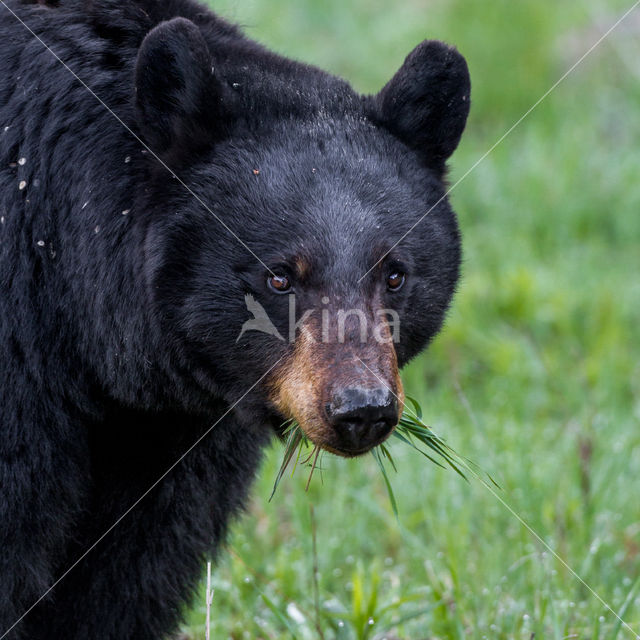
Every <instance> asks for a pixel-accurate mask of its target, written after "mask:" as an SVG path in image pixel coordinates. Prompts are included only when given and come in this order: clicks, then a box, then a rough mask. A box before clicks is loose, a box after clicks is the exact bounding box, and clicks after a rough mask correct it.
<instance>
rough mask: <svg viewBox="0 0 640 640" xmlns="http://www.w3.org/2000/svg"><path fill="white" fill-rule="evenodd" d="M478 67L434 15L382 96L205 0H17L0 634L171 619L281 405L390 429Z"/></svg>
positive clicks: (428, 303) (2, 223)
mask: <svg viewBox="0 0 640 640" xmlns="http://www.w3.org/2000/svg"><path fill="white" fill-rule="evenodd" d="M469 94H470V82H469V75H468V71H467V66H466V63H465V61H464V59H463V57H462V56H461V55H460V54H459V53H458V52H457V51H456V50H455V49H453V48H450V47H448V46H446V45H444V44H442V43H440V42H436V41H425V42H423V43H422V44H420V45H419V46H418V47H417V48H416V49H415V50H414V51H413V52H412V53H411V54H410V55H409V57H408V58H407V59H406V61H405V63H404V64H403V66H402V67H401V69H400V70H399V71H398V72H397V74H396V75H395V76H394V77H393V78H392V79H391V80H390V81H389V83H388V84H387V85H386V86H385V87H384V88H383V89H382V90H381V91H380V92H379V93H378V94H376V95H368V96H362V95H359V94H357V93H356V92H355V91H354V90H353V89H352V88H351V87H350V86H349V85H348V84H347V83H346V82H344V81H343V80H341V79H339V78H336V77H334V76H332V75H329V74H327V73H325V72H323V71H320V70H319V69H316V68H314V67H311V66H307V65H304V64H300V63H298V62H294V61H292V60H288V59H285V58H282V57H279V56H277V55H275V54H273V53H270V52H269V51H268V50H266V49H265V48H263V47H262V46H260V45H259V44H256V43H255V42H253V41H251V40H249V39H247V38H246V37H245V36H244V35H242V34H241V33H240V31H239V30H238V29H237V28H236V27H235V26H232V25H230V24H228V23H227V22H225V21H224V20H222V19H220V18H219V17H217V16H216V15H214V14H213V13H211V12H210V11H209V10H207V9H206V8H205V7H204V6H202V5H200V4H198V3H196V2H194V1H192V0H166V1H162V0H59V1H57V2H52V1H49V2H47V1H44V0H41V1H39V2H37V1H35V0H31V1H29V0H5V1H4V2H2V6H0V380H1V381H2V382H1V385H0V637H2V638H13V639H15V638H28V639H30V640H39V639H45V638H46V639H47V640H58V639H65V640H81V639H82V640H87V639H91V640H100V639H114V640H115V639H128V638H131V639H136V640H144V639H147V638H162V637H166V635H167V634H169V633H171V632H172V631H174V630H175V629H176V627H177V625H178V624H179V620H180V611H181V610H182V609H183V608H184V604H185V603H186V602H188V600H189V598H190V597H191V595H192V591H193V589H194V587H195V586H196V585H197V583H198V580H199V577H200V575H201V571H202V563H203V559H204V558H205V557H206V556H208V555H212V554H213V553H214V552H215V549H216V548H218V547H219V546H220V543H221V541H222V539H223V537H224V534H225V529H226V527H227V525H228V522H229V519H230V517H232V516H233V515H234V514H236V513H237V512H238V511H239V510H240V509H241V508H242V504H243V501H244V500H245V498H246V495H247V491H248V489H249V486H250V484H251V482H252V479H253V477H254V476H255V474H256V470H257V469H258V467H259V463H260V458H261V452H262V451H263V450H264V448H265V446H266V445H267V444H268V443H269V442H270V441H271V440H272V439H273V435H274V433H278V431H279V430H280V429H281V425H282V424H283V423H284V422H285V421H286V420H289V419H296V420H297V421H298V422H299V423H300V425H301V427H302V429H303V430H304V431H305V432H306V434H307V435H308V436H309V438H310V439H311V440H312V441H313V442H314V443H316V444H317V445H319V446H321V447H323V448H325V449H327V450H329V451H333V452H335V453H338V454H341V455H345V456H355V455H358V454H360V453H363V452H365V451H367V450H369V449H371V448H372V447H373V446H375V445H377V444H379V443H380V442H381V441H382V440H384V438H386V437H387V436H388V435H389V433H390V432H391V431H392V429H393V427H394V425H395V424H396V422H397V420H398V413H399V412H400V410H401V407H402V399H403V395H402V386H401V383H400V379H399V377H398V367H399V366H402V365H403V364H404V363H406V362H407V361H408V360H409V359H410V358H411V357H412V356H414V355H415V354H417V353H418V352H419V351H420V350H421V349H423V348H424V347H425V345H426V344H427V343H428V342H429V340H430V339H431V338H432V337H433V336H434V334H435V333H436V332H437V331H438V330H439V328H440V326H441V324H442V321H443V317H444V315H445V313H446V310H447V307H448V305H449V303H450V300H451V297H452V295H453V292H454V289H455V286H456V282H457V279H458V270H459V262H460V242H459V234H458V228H457V223H456V219H455V215H454V213H453V211H452V210H451V208H450V206H449V204H448V201H447V198H446V195H445V172H446V168H445V162H446V160H447V158H448V157H449V156H450V155H451V153H452V152H453V151H454V149H455V148H456V146H457V144H458V141H459V138H460V136H461V134H462V131H463V129H464V126H465V121H466V118H467V114H468V110H469Z"/></svg>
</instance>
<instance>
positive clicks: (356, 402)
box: [325, 386, 399, 455]
mask: <svg viewBox="0 0 640 640" xmlns="http://www.w3.org/2000/svg"><path fill="white" fill-rule="evenodd" d="M398 408H399V407H398V400H397V398H396V397H395V396H394V394H393V393H392V392H391V391H390V390H389V389H388V388H387V387H384V386H380V387H377V388H362V387H344V388H341V389H338V390H337V391H335V392H334V394H333V397H332V399H331V401H330V402H329V403H327V405H326V406H325V413H326V414H327V420H328V422H329V424H330V425H331V426H332V427H333V430H334V432H335V434H336V439H337V443H336V444H337V445H338V447H337V448H338V449H339V450H340V451H341V452H342V453H344V454H346V455H358V454H360V453H364V452H366V451H369V449H371V448H372V447H375V446H376V445H378V444H380V443H381V442H383V441H384V440H386V438H387V437H388V436H389V434H390V433H391V432H392V431H393V428H394V427H395V426H396V424H398V420H399V413H398Z"/></svg>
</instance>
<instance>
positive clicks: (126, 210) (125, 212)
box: [122, 209, 131, 216]
mask: <svg viewBox="0 0 640 640" xmlns="http://www.w3.org/2000/svg"><path fill="white" fill-rule="evenodd" d="M130 211H131V209H125V210H124V211H123V212H122V215H123V216H126V215H127V214H128V213H129V212H130Z"/></svg>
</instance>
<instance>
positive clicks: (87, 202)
mask: <svg viewBox="0 0 640 640" xmlns="http://www.w3.org/2000/svg"><path fill="white" fill-rule="evenodd" d="M88 204H89V201H88V200H87V201H86V202H85V203H84V204H83V205H82V208H83V209H85V208H86V206H87V205H88Z"/></svg>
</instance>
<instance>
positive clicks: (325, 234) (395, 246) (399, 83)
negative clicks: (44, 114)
mask: <svg viewBox="0 0 640 640" xmlns="http://www.w3.org/2000/svg"><path fill="white" fill-rule="evenodd" d="M469 96H470V81H469V74H468V71H467V66H466V63H465V61H464V58H463V57H462V56H461V55H460V54H459V53H458V52H457V51H456V50H455V49H453V48H450V47H448V46H446V45H444V44H442V43H440V42H435V41H425V42H423V43H422V44H420V45H418V47H417V48H416V49H415V50H414V51H413V52H412V53H411V54H410V55H409V56H408V58H407V59H406V61H405V63H404V64H403V66H402V67H401V68H400V70H399V71H398V72H397V73H396V75H395V76H394V77H393V78H392V79H391V80H390V82H389V83H388V84H387V85H386V86H385V87H384V88H383V89H382V90H381V91H380V92H379V93H378V94H377V95H374V96H359V95H358V94H356V93H355V92H354V91H353V90H352V89H351V88H350V87H349V86H348V85H347V84H346V83H344V82H342V81H341V80H339V79H337V78H335V77H332V76H329V75H328V74H324V73H323V72H321V71H319V70H317V69H315V68H312V67H307V66H305V65H301V64H298V63H293V62H291V61H287V60H284V59H282V58H279V57H276V56H274V55H272V54H270V53H268V52H266V51H265V50H264V49H262V48H260V47H258V46H257V45H255V44H252V43H250V42H249V41H246V40H241V39H238V40H228V41H227V40H225V39H224V38H219V39H216V38H214V37H213V36H208V35H207V33H206V32H201V30H200V29H199V28H198V27H197V26H196V25H195V24H193V23H192V22H189V21H187V20H185V19H182V18H177V19H174V20H171V21H169V22H165V23H162V24H160V25H159V26H157V27H156V28H154V29H153V30H152V31H151V32H150V33H149V34H148V35H147V36H146V38H145V40H144V42H143V43H142V46H141V47H140V51H139V53H138V60H137V63H136V113H137V121H138V126H139V129H140V132H141V135H142V137H143V138H144V140H145V142H146V144H148V145H149V147H150V148H151V149H152V150H153V152H154V154H153V155H154V156H155V157H149V163H150V164H149V172H150V174H151V175H152V181H151V183H150V184H151V186H150V187H149V188H148V189H147V191H148V193H147V203H146V209H147V210H148V211H149V212H150V213H149V214H148V216H147V222H146V224H147V226H146V230H145V233H146V264H147V278H148V282H149V290H150V292H151V295H152V296H153V300H154V308H155V309H156V310H157V317H158V318H159V320H160V322H161V324H162V330H163V332H164V335H165V336H166V345H167V348H168V349H169V350H170V352H171V353H172V359H173V362H174V366H175V369H176V371H181V372H182V374H181V375H182V376H183V378H185V379H186V378H188V379H189V380H190V381H191V382H192V383H193V384H194V385H197V386H198V387H199V388H201V389H202V390H204V391H205V392H206V393H209V394H211V396H212V397H218V398H220V397H222V398H224V400H225V401H226V402H227V403H228V404H229V405H233V406H234V407H235V408H234V411H235V412H236V414H237V415H238V416H239V418H240V420H241V421H242V422H243V423H244V424H245V425H247V426H249V425H260V426H261V427H263V426H264V425H266V424H270V425H272V426H273V427H275V428H276V429H278V428H279V426H280V425H281V424H282V423H283V422H284V421H285V420H289V419H295V420H297V421H298V422H299V424H300V426H301V427H302V429H303V430H304V432H305V433H306V435H307V436H308V437H309V438H310V440H311V441H313V442H314V443H315V444H317V445H320V446H321V447H323V448H325V449H327V450H330V451H333V452H336V453H339V454H342V455H345V456H354V455H358V454H361V453H363V452H365V451H368V450H369V449H371V448H372V447H373V446H375V445H377V444H379V443H380V442H382V441H383V440H384V439H385V438H386V437H387V436H388V435H389V434H390V433H391V431H392V430H393V428H394V426H395V425H396V423H397V422H398V419H399V415H400V412H401V411H402V406H403V399H404V395H403V390H402V383H401V381H400V377H399V374H398V370H399V367H402V365H404V364H405V363H406V362H407V361H408V360H409V359H410V358H412V357H413V356H414V355H416V354H417V353H418V352H420V351H421V350H422V349H423V348H424V347H425V346H426V345H427V343H428V342H429V341H430V340H431V338H432V337H433V336H434V335H435V334H436V333H437V331H438V330H439V328H440V327H441V325H442V322H443V319H444V316H445V313H446V310H447V308H448V306H449V303H450V301H451V298H452V295H453V293H454V289H455V286H456V282H457V279H458V271H459V264H460V242H459V235H458V228H457V223H456V218H455V215H454V213H453V211H452V210H451V207H450V205H449V203H448V200H447V198H446V189H445V162H446V160H447V159H448V158H449V156H450V155H451V154H452V153H453V151H454V150H455V148H456V146H457V144H458V141H459V139H460V136H461V134H462V131H463V129H464V126H465V122H466V118H467V114H468V111H469ZM151 155H152V154H149V156H151ZM173 172H175V174H174V175H173V177H172V173H173ZM186 372H188V374H187V373H186ZM245 396H246V397H245ZM240 399H242V401H241V402H239V403H238V401H239V400H240ZM236 403H238V404H237V406H236Z"/></svg>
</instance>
